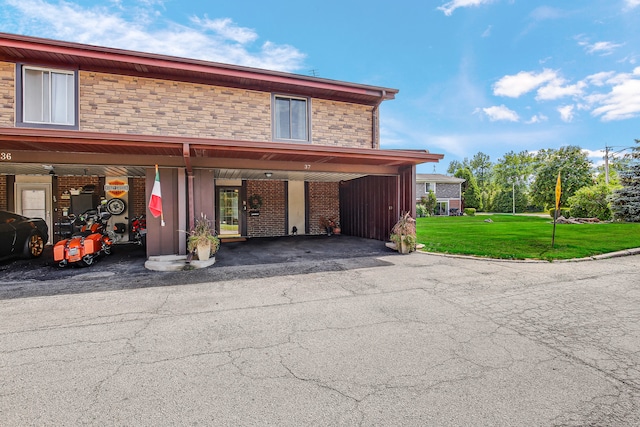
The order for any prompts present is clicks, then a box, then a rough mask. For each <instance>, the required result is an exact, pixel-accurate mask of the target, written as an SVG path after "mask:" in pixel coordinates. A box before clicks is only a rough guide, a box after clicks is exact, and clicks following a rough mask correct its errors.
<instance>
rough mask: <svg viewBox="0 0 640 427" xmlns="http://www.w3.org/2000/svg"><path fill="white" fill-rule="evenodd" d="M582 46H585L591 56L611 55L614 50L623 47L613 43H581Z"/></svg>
mask: <svg viewBox="0 0 640 427" xmlns="http://www.w3.org/2000/svg"><path fill="white" fill-rule="evenodd" d="M578 44H579V45H580V46H583V47H584V49H585V50H586V51H587V53H590V54H594V53H595V54H600V56H607V55H611V54H612V53H613V51H614V50H616V49H617V48H619V47H620V46H622V45H621V44H617V43H613V42H596V43H587V42H579V43H578Z"/></svg>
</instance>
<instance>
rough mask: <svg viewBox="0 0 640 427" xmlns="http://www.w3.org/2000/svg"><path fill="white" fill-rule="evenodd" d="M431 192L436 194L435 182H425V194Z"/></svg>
mask: <svg viewBox="0 0 640 427" xmlns="http://www.w3.org/2000/svg"><path fill="white" fill-rule="evenodd" d="M429 191H433V192H434V193H435V192H436V184H435V183H434V182H425V184H424V192H425V193H428V192H429Z"/></svg>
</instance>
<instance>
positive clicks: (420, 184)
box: [416, 173, 465, 215]
mask: <svg viewBox="0 0 640 427" xmlns="http://www.w3.org/2000/svg"><path fill="white" fill-rule="evenodd" d="M464 181H465V180H464V179H462V178H456V177H455V176H448V175H441V174H435V173H432V174H429V173H426V174H421V173H419V174H416V201H420V199H421V198H422V196H424V195H426V194H427V193H429V191H433V193H434V194H435V195H436V209H435V211H436V215H449V213H450V212H456V211H457V212H460V211H461V210H462V183H463V182H464ZM452 209H454V211H452Z"/></svg>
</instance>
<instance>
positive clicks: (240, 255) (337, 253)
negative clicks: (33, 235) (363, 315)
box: [0, 235, 395, 300]
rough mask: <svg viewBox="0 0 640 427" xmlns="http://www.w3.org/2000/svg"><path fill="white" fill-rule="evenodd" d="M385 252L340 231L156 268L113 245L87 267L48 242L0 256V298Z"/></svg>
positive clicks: (258, 243)
mask: <svg viewBox="0 0 640 427" xmlns="http://www.w3.org/2000/svg"><path fill="white" fill-rule="evenodd" d="M390 253H395V252H394V251H392V250H390V249H389V248H387V247H385V245H384V243H383V242H380V241H378V240H372V239H362V238H358V237H351V236H342V235H340V236H335V235H334V236H331V237H328V236H286V237H276V238H254V239H250V240H248V241H246V242H233V243H223V244H222V246H221V248H220V251H219V252H218V254H217V255H216V263H215V264H214V265H213V266H212V267H210V268H206V269H202V270H191V271H181V272H157V271H149V270H147V269H145V267H144V263H145V261H146V252H145V250H144V249H143V248H142V247H141V246H137V245H134V244H122V245H115V246H114V247H113V249H112V253H111V255H102V256H100V257H98V258H97V260H96V261H95V262H94V264H93V265H91V266H90V267H66V268H59V267H58V266H57V265H56V263H55V262H54V261H53V253H52V248H51V247H50V246H48V247H47V248H45V252H44V254H43V255H42V256H41V257H40V258H36V259H12V260H5V261H0V300H2V299H13V298H27V297H34V296H48V295H60V294H70V293H86V292H103V291H109V290H121V289H136V288H145V287H159V286H171V285H181V284H193V283H203V282H216V281H224V280H234V279H251V278H265V277H277V276H282V275H295V274H307V273H310V272H314V271H315V272H320V271H344V270H349V269H353V268H362V267H372V266H376V265H381V264H384V262H383V261H380V260H379V257H380V256H384V255H389V254H390Z"/></svg>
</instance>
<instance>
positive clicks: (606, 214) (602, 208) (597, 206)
mask: <svg viewBox="0 0 640 427" xmlns="http://www.w3.org/2000/svg"><path fill="white" fill-rule="evenodd" d="M613 189H614V187H613V186H611V185H606V184H598V185H594V186H591V187H582V188H581V189H579V190H578V191H576V193H575V194H574V195H573V196H571V197H569V204H570V205H571V212H572V213H573V215H574V216H576V217H579V218H598V219H600V220H602V221H607V220H610V219H611V209H610V204H609V201H608V197H609V196H610V195H611V193H612V192H613Z"/></svg>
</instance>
